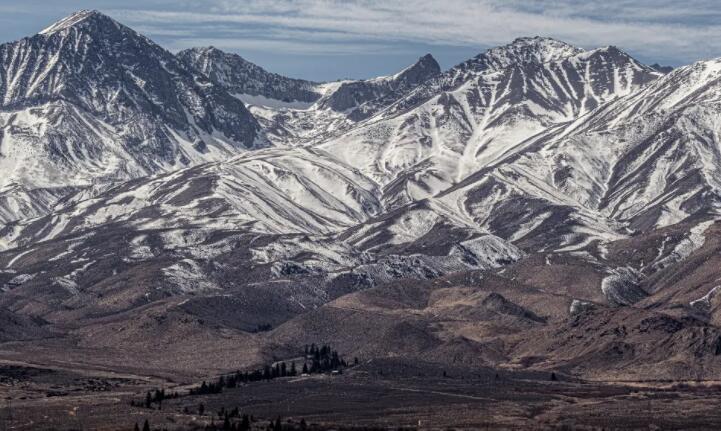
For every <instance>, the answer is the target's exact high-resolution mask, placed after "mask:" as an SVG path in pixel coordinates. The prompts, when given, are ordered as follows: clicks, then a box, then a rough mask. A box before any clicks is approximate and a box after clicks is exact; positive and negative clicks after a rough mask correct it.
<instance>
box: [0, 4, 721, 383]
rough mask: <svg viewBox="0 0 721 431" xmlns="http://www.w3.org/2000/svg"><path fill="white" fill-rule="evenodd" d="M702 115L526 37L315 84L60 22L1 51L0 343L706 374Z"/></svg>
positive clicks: (112, 361)
mask: <svg viewBox="0 0 721 431" xmlns="http://www.w3.org/2000/svg"><path fill="white" fill-rule="evenodd" d="M720 96H721V59H717V60H708V61H701V62H698V63H695V64H692V65H689V66H684V67H679V68H677V69H674V70H669V69H666V68H662V67H659V66H658V65H653V66H647V65H644V64H642V63H640V62H639V61H637V60H635V59H634V58H633V57H631V56H630V55H628V54H627V53H625V52H624V51H622V50H621V49H619V48H617V47H614V46H608V47H603V48H598V49H593V50H583V49H580V48H577V47H574V46H571V45H569V44H566V43H564V42H561V41H558V40H554V39H550V38H542V37H524V38H518V39H516V40H514V41H512V42H510V43H509V44H507V45H504V46H500V47H496V48H492V49H489V50H487V51H486V52H484V53H481V54H479V55H477V56H476V57H474V58H471V59H469V60H467V61H465V62H463V63H461V64H459V65H457V66H454V67H452V68H450V69H448V70H442V69H441V67H440V66H439V64H438V63H437V62H436V60H435V59H434V58H433V57H432V56H431V55H425V56H422V57H420V58H419V59H418V61H417V62H416V63H414V64H412V65H409V66H408V67H407V68H405V69H403V70H401V71H398V73H396V74H393V75H390V76H382V77H378V78H373V79H367V80H345V81H336V82H325V83H318V82H311V81H305V80H300V79H292V78H288V77H284V76H281V75H278V74H275V73H271V72H268V71H266V70H264V69H263V68H261V67H259V66H257V65H254V64H252V63H250V62H248V61H247V60H245V59H243V58H242V57H240V56H239V55H236V54H232V53H225V52H223V51H221V50H219V49H216V48H213V47H204V48H194V49H189V50H185V51H181V52H179V53H177V54H174V53H171V52H169V51H167V50H166V49H164V48H162V47H161V46H159V45H157V44H155V43H154V42H153V41H151V40H149V39H148V38H146V37H144V36H142V35H141V34H139V33H137V32H135V31H134V30H132V29H130V28H128V27H126V26H124V25H122V24H120V23H118V22H116V21H114V20H113V19H111V18H109V17H107V16H105V15H103V14H101V13H99V12H96V11H82V12H79V13H76V14H74V15H72V16H69V17H68V18H65V19H63V20H61V21H60V22H58V23H55V24H53V25H51V26H50V27H48V28H47V29H45V30H43V31H42V32H40V33H39V34H37V35H35V36H32V37H28V38H25V39H22V40H20V41H16V42H10V43H5V44H3V45H0V172H2V173H3V175H2V178H0V286H1V287H0V309H1V310H2V313H3V314H2V315H0V318H2V320H3V321H7V322H11V323H9V324H7V325H3V328H0V341H7V342H13V343H15V344H13V345H14V346H20V347H13V348H16V349H22V346H23V345H24V343H31V344H34V345H38V343H39V344H40V345H42V346H44V347H43V348H44V349H46V350H47V351H53V349H58V348H60V347H58V346H61V347H62V349H64V351H65V352H83V351H86V350H87V349H122V350H123V351H124V352H128V351H130V352H143V351H147V349H148V340H150V339H152V340H156V342H162V343H166V344H169V345H172V349H173V351H174V352H175V353H176V354H177V357H180V358H183V360H182V361H178V362H174V363H171V362H169V361H168V360H164V359H163V358H162V357H161V356H157V357H152V358H150V359H147V364H145V365H146V366H148V367H157V368H163V369H167V368H168V367H171V368H172V367H176V368H177V369H179V370H184V371H188V370H190V369H193V368H194V367H196V366H197V364H198V361H199V360H200V359H199V358H196V357H195V356H194V355H193V352H194V351H195V349H196V348H197V345H198V344H197V343H210V342H212V340H225V339H233V340H240V341H241V342H242V343H245V344H244V345H245V346H246V347H247V352H246V354H247V355H248V361H253V360H257V361H259V360H260V358H267V357H269V356H271V353H269V352H271V351H272V349H273V348H278V346H283V347H287V346H295V345H302V344H303V343H307V342H313V340H317V339H319V338H323V339H324V340H326V341H330V342H333V344H334V345H337V346H340V347H341V348H343V349H344V351H347V352H349V353H359V352H362V353H363V354H364V355H365V356H369V355H371V356H378V357H382V356H401V357H409V358H412V357H422V358H425V359H428V358H431V359H432V360H435V361H448V360H449V359H448V358H449V357H450V358H453V361H454V362H460V363H467V364H475V365H478V364H482V365H489V366H506V367H527V368H533V369H563V370H564V371H565V372H567V373H569V374H573V375H577V376H582V377H585V378H594V377H602V378H614V379H624V378H628V379H636V378H679V377H684V378H686V377H690V376H712V375H714V373H717V372H718V371H719V369H720V367H719V365H718V361H716V360H715V359H716V358H717V356H718V355H719V354H721V331H720V330H719V328H718V326H717V325H719V323H720V322H721V314H719V313H721V311H720V310H721V309H719V305H720V304H721V302H719V301H720V300H721V296H719V295H717V294H716V293H717V292H718V284H717V283H718V279H719V277H721V273H719V272H720V271H719V269H718V268H719V266H718V262H717V260H718V256H719V254H718V250H719V249H720V248H721V242H720V241H721V231H720V229H721V226H720V225H719V224H717V223H716V222H715V220H717V219H718V215H719V211H720V210H721V151H720V147H719V142H720V138H719V132H720V130H721V129H719V126H718V125H719V123H720V121H721V97H720ZM370 316H375V317H370ZM259 328H263V329H262V330H259ZM268 328H270V329H268ZM620 328H623V330H621V329H620ZM399 339H403V340H404V341H403V342H402V343H401V342H399V341H398V340H399ZM47 340H53V341H52V342H50V341H47ZM58 340H60V341H58ZM157 340H160V341H157ZM658 346H663V351H661V350H660V348H659V347H658ZM66 354H68V355H70V356H72V355H73V353H66ZM78 354H79V353H78ZM125 357H126V356H124V355H121V356H118V357H117V358H112V357H108V356H103V357H101V358H97V361H99V362H101V363H103V365H108V366H112V365H117V364H118V363H120V362H121V361H123V360H124V358H125ZM689 363H690V364H691V365H690V366H689V365H688V364H689ZM233 364H235V362H234V361H233V360H231V359H222V358H221V359H219V362H218V365H217V366H218V367H219V368H222V367H223V366H224V365H227V366H228V367H230V366H232V365H233ZM684 364H686V365H684Z"/></svg>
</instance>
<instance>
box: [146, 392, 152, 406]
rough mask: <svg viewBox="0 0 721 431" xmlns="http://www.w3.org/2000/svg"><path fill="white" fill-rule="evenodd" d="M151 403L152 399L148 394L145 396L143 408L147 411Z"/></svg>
mask: <svg viewBox="0 0 721 431" xmlns="http://www.w3.org/2000/svg"><path fill="white" fill-rule="evenodd" d="M152 402H153V399H152V397H151V396H150V392H148V393H147V394H145V408H146V409H149V408H150V405H151V403H152Z"/></svg>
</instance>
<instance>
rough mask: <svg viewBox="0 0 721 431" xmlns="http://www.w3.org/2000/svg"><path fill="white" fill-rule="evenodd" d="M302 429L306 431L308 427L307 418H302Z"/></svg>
mask: <svg viewBox="0 0 721 431" xmlns="http://www.w3.org/2000/svg"><path fill="white" fill-rule="evenodd" d="M300 429H301V431H305V430H307V429H308V424H307V423H305V419H301V420H300Z"/></svg>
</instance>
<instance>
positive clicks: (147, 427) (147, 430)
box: [143, 419, 150, 431]
mask: <svg viewBox="0 0 721 431" xmlns="http://www.w3.org/2000/svg"><path fill="white" fill-rule="evenodd" d="M143 431H150V424H149V423H148V420H147V419H145V423H144V424H143Z"/></svg>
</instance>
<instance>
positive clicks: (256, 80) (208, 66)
mask: <svg viewBox="0 0 721 431" xmlns="http://www.w3.org/2000/svg"><path fill="white" fill-rule="evenodd" d="M177 57H178V58H179V59H180V60H181V61H183V62H184V63H185V64H188V65H190V66H191V67H193V68H195V69H197V70H199V71H200V72H202V73H203V74H205V75H206V76H208V77H209V78H210V80H211V81H213V82H214V83H216V84H218V85H221V86H223V87H224V88H226V89H227V90H228V91H229V92H231V93H234V94H249V95H252V96H263V97H267V98H269V99H276V100H281V101H284V102H292V101H298V102H315V101H316V100H318V99H320V97H321V95H320V93H319V92H318V91H317V90H316V86H317V85H318V84H317V83H315V82H311V81H306V80H303V79H292V78H287V77H285V76H282V75H278V74H277V73H271V72H268V71H266V70H265V69H263V68H262V67H259V66H257V65H255V64H253V63H251V62H249V61H247V60H245V59H244V58H243V57H241V56H239V55H237V54H230V53H226V52H223V51H221V50H219V49H216V48H214V47H208V48H192V49H187V50H184V51H181V52H179V53H178V54H177Z"/></svg>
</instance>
